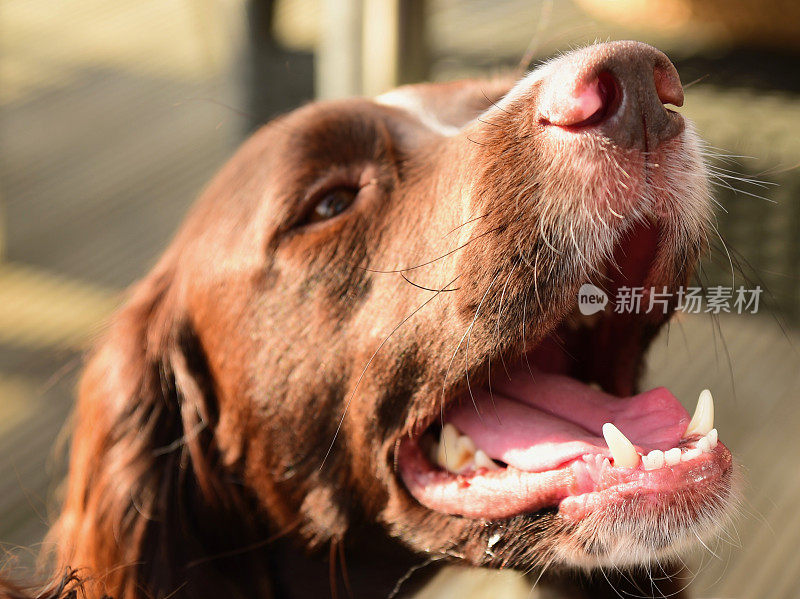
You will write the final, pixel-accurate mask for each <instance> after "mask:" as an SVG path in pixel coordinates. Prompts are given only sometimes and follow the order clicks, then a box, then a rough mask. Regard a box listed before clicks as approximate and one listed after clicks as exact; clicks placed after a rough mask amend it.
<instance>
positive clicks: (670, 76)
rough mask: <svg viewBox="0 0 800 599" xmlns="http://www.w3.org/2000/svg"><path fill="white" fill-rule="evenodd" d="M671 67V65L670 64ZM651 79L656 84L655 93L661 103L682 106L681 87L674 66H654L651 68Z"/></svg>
mask: <svg viewBox="0 0 800 599" xmlns="http://www.w3.org/2000/svg"><path fill="white" fill-rule="evenodd" d="M670 67H672V65H670ZM653 81H654V82H655V84H656V93H657V94H658V99H659V100H660V101H661V103H662V104H672V105H673V106H683V87H682V86H681V80H680V78H679V77H678V74H677V72H676V71H675V69H674V67H673V68H670V69H664V68H662V67H660V66H656V67H655V68H654V69H653Z"/></svg>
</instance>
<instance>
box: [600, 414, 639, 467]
mask: <svg viewBox="0 0 800 599" xmlns="http://www.w3.org/2000/svg"><path fill="white" fill-rule="evenodd" d="M603 437H605V440H606V444H607V445H608V449H610V450H611V457H613V458H614V466H617V467H618V468H635V467H636V466H637V465H638V464H639V454H638V453H636V448H635V447H634V446H633V443H631V442H630V441H629V440H628V437H626V436H625V435H623V434H622V432H621V431H620V430H619V429H618V428H617V427H616V426H614V425H613V424H611V423H610V422H606V423H605V424H604V425H603Z"/></svg>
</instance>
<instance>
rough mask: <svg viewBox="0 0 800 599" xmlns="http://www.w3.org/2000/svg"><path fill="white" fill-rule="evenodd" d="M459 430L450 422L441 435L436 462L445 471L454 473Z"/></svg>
mask: <svg viewBox="0 0 800 599" xmlns="http://www.w3.org/2000/svg"><path fill="white" fill-rule="evenodd" d="M458 437H459V434H458V430H457V429H456V427H454V426H453V425H452V424H450V423H449V422H448V423H447V424H445V425H444V426H443V427H442V433H441V435H439V449H438V450H437V452H436V462H437V463H438V464H439V465H440V466H441V467H442V468H444V469H446V470H450V471H452V470H453V468H452V466H453V465H454V462H455V457H456V453H457V444H458Z"/></svg>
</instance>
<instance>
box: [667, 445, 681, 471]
mask: <svg viewBox="0 0 800 599" xmlns="http://www.w3.org/2000/svg"><path fill="white" fill-rule="evenodd" d="M680 461H681V450H680V449H679V448H678V447H673V448H672V449H668V450H667V451H665V452H664V463H665V464H666V465H667V466H674V465H675V464H678V463H679V462H680Z"/></svg>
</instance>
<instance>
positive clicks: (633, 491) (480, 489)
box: [397, 439, 732, 524]
mask: <svg viewBox="0 0 800 599" xmlns="http://www.w3.org/2000/svg"><path fill="white" fill-rule="evenodd" d="M397 458H398V467H399V472H400V475H401V477H402V479H403V482H404V483H405V486H406V488H407V489H408V491H409V492H410V493H411V495H413V496H414V498H415V499H416V500H417V501H418V502H419V503H421V504H422V505H424V506H425V507H427V508H428V509H431V510H434V511H437V512H442V513H445V514H450V515H454V516H463V517H467V518H474V519H480V520H499V519H505V518H511V517H514V516H518V515H521V514H532V513H535V512H538V511H541V510H545V509H553V508H555V509H556V511H557V513H558V515H559V516H560V517H561V518H562V519H564V521H565V522H569V523H576V524H577V523H579V522H581V521H584V520H586V519H588V518H600V519H608V518H612V517H617V518H619V517H621V516H625V517H631V516H633V513H632V512H631V510H630V509H625V508H632V507H634V506H635V509H636V513H637V514H638V515H640V516H643V515H647V516H650V517H654V518H658V517H659V516H661V515H670V516H678V513H677V512H678V511H679V512H680V513H681V514H683V515H684V516H685V517H689V518H691V517H694V516H696V515H697V514H698V513H701V512H702V511H703V510H704V509H705V508H706V507H707V505H709V504H710V503H716V502H718V500H719V499H720V498H721V497H724V496H726V495H727V493H728V491H729V484H730V482H729V478H730V472H731V466H732V460H731V454H730V452H729V451H728V449H727V448H726V447H725V446H724V445H723V444H722V443H719V444H718V445H717V446H716V447H715V448H714V449H713V450H711V451H710V452H708V453H705V454H703V455H702V456H701V457H699V458H697V459H694V460H692V461H689V462H681V463H679V464H677V465H676V466H673V467H669V468H662V469H660V470H658V471H643V470H641V469H627V468H615V467H610V468H606V469H602V468H601V469H600V471H599V473H598V474H597V475H596V476H587V472H586V469H585V468H584V467H583V464H584V462H583V461H582V460H580V459H578V460H573V461H572V462H570V463H569V464H567V465H565V466H563V467H561V468H558V469H556V470H550V471H545V472H525V471H522V470H519V469H516V468H514V467H512V466H506V467H504V468H501V469H498V470H487V469H483V468H482V469H479V470H477V471H475V472H473V473H471V474H469V475H459V474H452V473H450V472H446V471H444V470H441V469H438V468H436V467H435V466H433V465H432V464H431V463H430V462H429V461H428V459H427V458H426V457H425V455H424V453H423V451H422V450H421V449H420V447H419V445H417V443H415V441H414V440H409V439H405V440H404V441H403V442H402V443H401V444H400V447H399V448H398V455H397ZM653 472H657V474H653Z"/></svg>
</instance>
